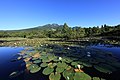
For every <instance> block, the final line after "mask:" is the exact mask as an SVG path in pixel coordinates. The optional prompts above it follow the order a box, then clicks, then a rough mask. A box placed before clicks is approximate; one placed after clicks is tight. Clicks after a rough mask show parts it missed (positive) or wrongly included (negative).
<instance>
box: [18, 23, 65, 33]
mask: <svg viewBox="0 0 120 80" xmlns="http://www.w3.org/2000/svg"><path fill="white" fill-rule="evenodd" d="M62 27H63V25H58V24H46V25H43V26H38V27H34V28H29V29H21V30H19V31H31V30H56V29H62Z"/></svg>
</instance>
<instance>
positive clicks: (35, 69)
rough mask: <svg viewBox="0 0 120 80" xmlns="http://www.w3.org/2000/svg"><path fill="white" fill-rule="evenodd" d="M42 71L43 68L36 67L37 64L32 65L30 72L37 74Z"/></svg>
mask: <svg viewBox="0 0 120 80" xmlns="http://www.w3.org/2000/svg"><path fill="white" fill-rule="evenodd" d="M40 69H41V67H39V66H38V65H36V64H32V65H30V72H31V73H36V72H38V71H39V70H40Z"/></svg>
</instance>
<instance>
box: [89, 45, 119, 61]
mask: <svg viewBox="0 0 120 80" xmlns="http://www.w3.org/2000/svg"><path fill="white" fill-rule="evenodd" d="M91 47H92V48H97V49H101V50H104V51H109V52H112V53H113V54H114V55H115V56H117V57H118V58H119V59H120V47H115V46H113V45H100V44H99V45H92V46H91Z"/></svg>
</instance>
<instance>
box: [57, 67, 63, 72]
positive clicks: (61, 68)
mask: <svg viewBox="0 0 120 80" xmlns="http://www.w3.org/2000/svg"><path fill="white" fill-rule="evenodd" d="M64 70H65V69H64V68H63V67H57V68H56V72H58V73H62V72H63V71H64Z"/></svg>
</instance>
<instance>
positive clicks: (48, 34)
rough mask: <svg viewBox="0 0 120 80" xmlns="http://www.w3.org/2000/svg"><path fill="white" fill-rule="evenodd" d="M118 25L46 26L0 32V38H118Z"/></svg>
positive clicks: (119, 30)
mask: <svg viewBox="0 0 120 80" xmlns="http://www.w3.org/2000/svg"><path fill="white" fill-rule="evenodd" d="M119 32H120V25H117V26H109V25H106V24H104V25H102V26H97V27H89V28H82V27H69V26H68V25H67V23H64V25H58V24H48V25H44V26H39V27H36V28H30V29H23V30H11V31H0V38H5V37H21V38H29V39H32V38H65V39H67V40H68V39H79V38H81V37H93V36H111V37H114V36H115V38H119V36H120V35H119Z"/></svg>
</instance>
